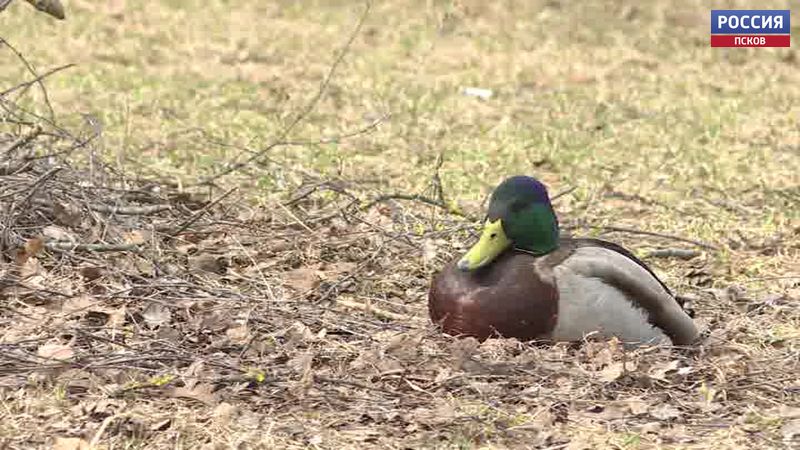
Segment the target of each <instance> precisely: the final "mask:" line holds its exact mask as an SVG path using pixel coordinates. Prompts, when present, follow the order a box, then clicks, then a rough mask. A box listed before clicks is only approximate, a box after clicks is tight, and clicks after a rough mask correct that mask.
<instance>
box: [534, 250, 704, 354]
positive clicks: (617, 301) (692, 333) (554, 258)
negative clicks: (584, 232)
mask: <svg viewBox="0 0 800 450" xmlns="http://www.w3.org/2000/svg"><path fill="white" fill-rule="evenodd" d="M542 263H543V264H547V265H548V266H551V267H553V272H554V275H555V276H556V279H557V282H558V283H559V284H560V286H559V290H560V291H562V292H564V293H565V294H568V295H564V297H566V298H563V299H562V300H561V302H560V304H562V305H564V304H565V303H564V302H565V301H570V300H572V301H575V302H577V303H578V304H577V305H575V306H576V308H579V307H581V306H580V304H579V303H580V302H581V301H584V300H586V299H592V301H596V302H598V304H597V305H595V306H593V308H595V309H598V310H600V309H602V310H603V312H604V313H608V312H609V311H611V312H613V311H614V310H615V309H616V310H617V311H619V313H620V314H622V312H623V311H624V312H625V313H626V314H627V313H628V312H629V310H631V309H632V308H628V307H627V306H626V305H630V306H632V307H634V308H635V309H636V310H637V311H639V316H640V317H644V318H645V319H646V321H647V322H648V323H649V324H651V325H653V326H654V327H657V328H658V329H660V330H662V331H663V333H664V334H666V335H667V336H669V338H670V339H671V340H672V342H673V343H674V344H676V345H686V344H690V343H692V342H694V341H695V340H696V339H697V338H698V336H699V332H698V330H697V327H696V326H695V324H694V322H692V319H691V318H690V317H689V316H688V315H687V314H686V312H685V311H683V309H682V308H681V307H680V305H679V304H678V302H677V301H676V300H675V298H674V297H673V295H672V293H671V291H670V290H669V288H667V286H666V285H665V284H664V283H663V282H662V281H661V280H660V279H659V278H658V277H657V276H656V275H655V274H654V273H653V271H652V270H650V268H649V267H647V265H646V264H645V263H644V262H642V261H640V260H639V259H638V258H636V257H635V256H634V255H633V254H631V253H630V252H629V251H627V250H625V249H624V248H623V247H621V246H619V245H616V244H613V243H611V242H606V241H602V240H599V239H563V240H562V243H561V247H560V249H559V250H557V251H556V252H554V254H552V255H548V256H546V257H544V258H543V260H542ZM568 280H569V281H568ZM566 283H570V285H565V284H566ZM609 286H610V287H613V288H614V289H613V290H609V289H607V287H609ZM587 291H588V292H587ZM592 291H593V292H592ZM626 302H627V303H626ZM633 318H635V316H631V317H629V318H626V319H622V316H620V318H619V319H618V320H616V322H615V321H614V319H613V318H609V319H608V320H609V323H611V326H616V327H620V328H631V327H633V328H634V329H635V327H636V326H638V325H636V324H631V323H629V322H630V321H632V320H633ZM598 320H602V318H600V317H598ZM645 332H647V333H649V332H650V330H648V329H646V328H643V329H642V333H643V334H644V333H645ZM653 333H655V332H653Z"/></svg>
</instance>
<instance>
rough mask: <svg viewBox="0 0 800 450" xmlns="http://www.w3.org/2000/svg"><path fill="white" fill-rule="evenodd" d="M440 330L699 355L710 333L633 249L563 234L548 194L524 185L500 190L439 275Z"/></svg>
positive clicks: (524, 181) (537, 184)
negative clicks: (469, 241) (680, 349)
mask: <svg viewBox="0 0 800 450" xmlns="http://www.w3.org/2000/svg"><path fill="white" fill-rule="evenodd" d="M428 313H429V316H430V320H431V322H433V324H435V325H437V326H438V327H440V328H441V330H442V331H443V332H444V333H446V334H448V335H453V336H459V337H467V336H471V337H474V338H476V339H477V340H478V341H480V342H483V341H485V340H486V339H489V338H491V337H496V338H516V339H518V340H520V341H539V342H584V341H585V340H587V339H604V340H610V339H612V338H614V337H616V338H617V339H618V340H619V342H621V343H622V344H623V345H625V346H626V347H630V346H633V347H638V346H642V345H667V346H676V347H677V346H690V345H692V344H694V343H696V342H697V341H698V339H699V338H700V332H699V330H698V327H697V326H696V325H695V323H694V321H693V319H692V317H690V315H689V313H687V311H685V310H684V309H683V307H682V304H681V303H679V300H678V299H677V298H676V296H675V295H673V293H672V291H671V290H670V289H669V288H668V287H667V285H666V284H664V282H663V281H662V280H661V279H659V277H658V276H657V275H656V274H655V273H654V272H653V271H652V270H651V269H650V267H648V266H647V264H645V263H644V262H643V261H641V260H640V259H638V258H637V257H636V256H634V255H633V254H632V253H631V252H630V251H628V250H627V249H625V248H624V247H622V246H620V245H618V244H615V243H613V242H609V241H606V240H602V239H596V238H588V237H584V238H580V237H575V238H574V237H568V236H563V235H562V234H561V230H560V228H559V221H558V218H557V216H556V213H555V211H554V209H553V206H552V203H551V199H550V196H549V194H548V191H547V187H546V186H545V185H544V184H543V183H542V182H541V181H539V180H538V179H536V178H534V177H531V176H527V175H515V176H511V177H508V178H506V179H505V180H503V181H502V182H501V183H500V184H499V185H497V187H496V188H495V189H494V190H493V192H492V194H491V196H490V198H489V205H488V210H487V212H486V215H485V217H484V220H483V224H482V229H481V231H480V236H479V238H478V240H477V242H476V243H474V245H472V247H470V248H469V249H468V251H467V252H466V253H464V254H463V255H458V256H457V257H455V258H453V259H452V260H450V261H449V262H447V264H445V265H444V267H443V268H442V269H441V270H440V271H438V272H437V273H435V274H434V276H433V277H432V279H431V282H430V287H429V290H428Z"/></svg>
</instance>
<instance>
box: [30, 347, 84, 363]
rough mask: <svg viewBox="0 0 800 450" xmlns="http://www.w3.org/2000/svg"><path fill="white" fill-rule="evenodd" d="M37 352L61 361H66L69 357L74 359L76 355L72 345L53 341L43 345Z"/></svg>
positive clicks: (41, 355)
mask: <svg viewBox="0 0 800 450" xmlns="http://www.w3.org/2000/svg"><path fill="white" fill-rule="evenodd" d="M36 354H37V355H39V356H40V357H42V358H46V359H56V360H59V361H66V360H68V359H72V358H73V357H74V356H75V351H74V350H72V347H71V346H70V345H64V344H57V343H51V344H44V345H41V346H40V347H39V348H38V349H37V350H36Z"/></svg>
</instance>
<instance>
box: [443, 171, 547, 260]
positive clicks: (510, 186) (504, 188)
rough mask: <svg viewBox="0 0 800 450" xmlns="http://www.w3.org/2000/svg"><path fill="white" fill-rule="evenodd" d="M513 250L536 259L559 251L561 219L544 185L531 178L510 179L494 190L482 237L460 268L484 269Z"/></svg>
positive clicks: (516, 177) (518, 177)
mask: <svg viewBox="0 0 800 450" xmlns="http://www.w3.org/2000/svg"><path fill="white" fill-rule="evenodd" d="M511 246H513V247H515V248H518V249H521V250H525V251H528V252H530V253H533V254H536V255H543V254H546V253H549V252H551V251H553V250H555V249H556V247H558V219H557V218H556V214H555V212H554V211H553V206H552V205H551V204H550V196H549V195H548V194H547V188H546V187H545V186H544V184H542V183H541V182H539V180H537V179H535V178H532V177H528V176H521V175H520V176H514V177H511V178H507V179H506V180H505V181H503V182H502V183H500V185H499V186H497V188H495V190H494V192H492V197H491V199H490V200H489V211H488V213H487V214H486V220H485V222H484V225H483V231H482V233H481V237H480V239H479V240H478V242H477V243H476V244H475V245H474V246H473V247H472V248H471V249H470V250H469V251H468V252H467V253H466V254H465V255H464V257H462V258H461V260H460V261H459V262H458V268H459V269H461V270H475V269H477V268H479V267H483V266H485V265H487V264H489V263H491V262H492V261H493V260H494V259H495V258H496V257H497V255H499V254H500V253H502V252H503V251H504V250H505V249H507V248H508V247H511Z"/></svg>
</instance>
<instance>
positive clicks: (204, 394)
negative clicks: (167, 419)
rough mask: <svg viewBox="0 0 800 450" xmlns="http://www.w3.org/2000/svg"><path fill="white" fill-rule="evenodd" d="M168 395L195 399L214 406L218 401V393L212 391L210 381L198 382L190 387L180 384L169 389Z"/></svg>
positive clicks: (212, 387)
mask: <svg viewBox="0 0 800 450" xmlns="http://www.w3.org/2000/svg"><path fill="white" fill-rule="evenodd" d="M169 395H170V396H171V397H175V398H188V399H192V400H197V401H199V402H201V403H204V404H206V405H208V406H214V405H215V404H217V402H218V401H219V395H217V394H216V393H215V392H214V386H212V385H211V384H210V383H198V384H196V385H195V386H194V387H192V388H191V389H190V388H186V387H182V386H178V387H174V388H172V389H171V390H170V392H169Z"/></svg>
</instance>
